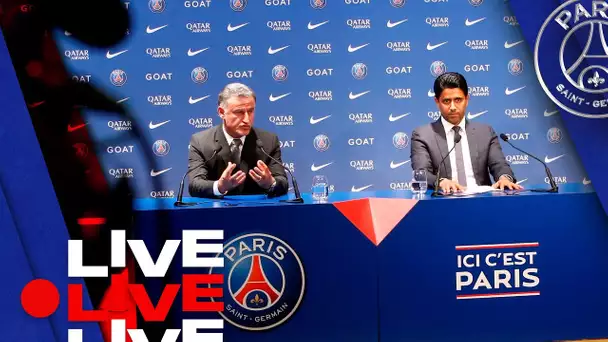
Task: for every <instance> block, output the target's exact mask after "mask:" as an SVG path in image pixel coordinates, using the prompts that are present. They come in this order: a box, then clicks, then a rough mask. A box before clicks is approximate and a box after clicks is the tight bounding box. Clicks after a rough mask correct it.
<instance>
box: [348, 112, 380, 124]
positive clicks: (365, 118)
mask: <svg viewBox="0 0 608 342" xmlns="http://www.w3.org/2000/svg"><path fill="white" fill-rule="evenodd" d="M348 118H349V119H350V120H351V121H352V122H354V123H356V124H362V123H373V122H374V115H373V114H372V113H349V114H348Z"/></svg>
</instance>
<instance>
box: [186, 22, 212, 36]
mask: <svg viewBox="0 0 608 342" xmlns="http://www.w3.org/2000/svg"><path fill="white" fill-rule="evenodd" d="M186 29H187V30H188V31H190V32H192V33H209V32H211V23H206V22H191V23H187V24H186Z"/></svg>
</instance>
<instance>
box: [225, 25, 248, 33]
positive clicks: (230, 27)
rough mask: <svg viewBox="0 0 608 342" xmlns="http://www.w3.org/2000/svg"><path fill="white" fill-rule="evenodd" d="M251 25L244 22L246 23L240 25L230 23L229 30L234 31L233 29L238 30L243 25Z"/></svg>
mask: <svg viewBox="0 0 608 342" xmlns="http://www.w3.org/2000/svg"><path fill="white" fill-rule="evenodd" d="M247 25H249V23H244V24H240V25H236V26H232V24H228V27H227V29H228V32H232V31H236V30H238V29H240V28H241V27H245V26H247Z"/></svg>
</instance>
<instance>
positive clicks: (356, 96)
mask: <svg viewBox="0 0 608 342" xmlns="http://www.w3.org/2000/svg"><path fill="white" fill-rule="evenodd" d="M370 91H371V90H368V91H364V92H362V93H359V94H353V92H352V91H351V92H350V93H349V94H348V98H349V99H351V100H354V99H357V98H359V97H361V96H363V95H365V94H367V93H369V92H370Z"/></svg>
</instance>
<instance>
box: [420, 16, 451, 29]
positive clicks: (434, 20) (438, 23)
mask: <svg viewBox="0 0 608 342" xmlns="http://www.w3.org/2000/svg"><path fill="white" fill-rule="evenodd" d="M424 22H426V23H427V25H429V26H431V27H449V26H450V18H448V17H428V18H426V19H425V20H424Z"/></svg>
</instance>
